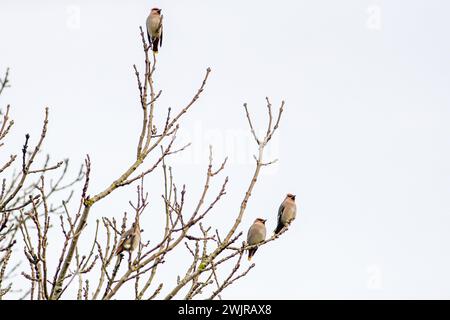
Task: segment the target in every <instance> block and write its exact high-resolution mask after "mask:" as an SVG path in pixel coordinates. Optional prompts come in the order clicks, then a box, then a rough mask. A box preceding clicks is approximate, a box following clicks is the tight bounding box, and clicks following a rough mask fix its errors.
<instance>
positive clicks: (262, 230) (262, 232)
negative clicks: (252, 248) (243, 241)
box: [247, 224, 266, 245]
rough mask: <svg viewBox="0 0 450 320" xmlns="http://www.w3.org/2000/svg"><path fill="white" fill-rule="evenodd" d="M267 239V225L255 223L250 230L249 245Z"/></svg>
mask: <svg viewBox="0 0 450 320" xmlns="http://www.w3.org/2000/svg"><path fill="white" fill-rule="evenodd" d="M265 239H266V227H265V226H264V225H259V224H254V225H252V226H251V227H250V229H249V230H248V235H247V243H248V244H249V245H253V244H257V243H260V242H262V241H264V240H265Z"/></svg>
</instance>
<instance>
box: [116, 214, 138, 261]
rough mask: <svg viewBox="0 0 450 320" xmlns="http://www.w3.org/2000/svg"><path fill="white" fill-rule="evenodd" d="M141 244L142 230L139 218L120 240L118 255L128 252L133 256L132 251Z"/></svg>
mask: <svg viewBox="0 0 450 320" xmlns="http://www.w3.org/2000/svg"><path fill="white" fill-rule="evenodd" d="M140 243H141V229H140V226H139V218H136V221H135V222H133V225H132V226H131V228H130V229H128V230H127V231H126V232H125V233H124V234H123V235H122V237H121V238H120V241H119V245H118V246H117V249H116V255H119V254H121V253H122V252H124V251H128V252H129V253H130V256H131V251H133V250H135V249H136V248H137V247H138V246H139V244H140Z"/></svg>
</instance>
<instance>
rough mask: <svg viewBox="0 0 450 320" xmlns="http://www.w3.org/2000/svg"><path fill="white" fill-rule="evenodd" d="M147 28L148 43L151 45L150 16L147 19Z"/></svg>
mask: <svg viewBox="0 0 450 320" xmlns="http://www.w3.org/2000/svg"><path fill="white" fill-rule="evenodd" d="M145 24H146V26H147V38H148V42H149V43H150V44H151V43H152V40H151V36H150V16H148V17H147V21H146V23H145Z"/></svg>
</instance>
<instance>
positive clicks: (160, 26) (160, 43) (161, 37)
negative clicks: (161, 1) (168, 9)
mask: <svg viewBox="0 0 450 320" xmlns="http://www.w3.org/2000/svg"><path fill="white" fill-rule="evenodd" d="M163 18H164V16H163V15H162V16H161V22H160V23H159V28H160V29H161V35H160V36H159V46H160V47H161V46H162V40H163V24H162V21H163Z"/></svg>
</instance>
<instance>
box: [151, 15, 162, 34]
mask: <svg viewBox="0 0 450 320" xmlns="http://www.w3.org/2000/svg"><path fill="white" fill-rule="evenodd" d="M149 20H150V21H149V29H150V33H151V36H152V37H158V36H159V35H160V33H161V28H160V23H161V17H160V16H159V15H153V14H152V15H150V19H149Z"/></svg>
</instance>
